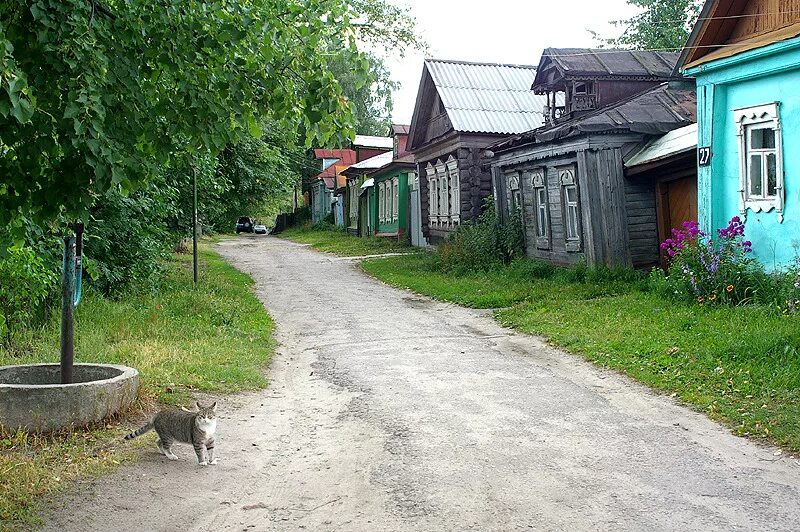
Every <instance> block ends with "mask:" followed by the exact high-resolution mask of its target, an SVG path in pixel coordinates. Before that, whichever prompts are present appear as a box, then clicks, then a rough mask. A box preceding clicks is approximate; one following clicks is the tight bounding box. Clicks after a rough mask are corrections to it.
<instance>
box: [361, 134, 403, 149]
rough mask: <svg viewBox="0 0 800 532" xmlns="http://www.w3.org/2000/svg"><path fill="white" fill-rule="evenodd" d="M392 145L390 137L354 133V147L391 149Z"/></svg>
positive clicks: (392, 141)
mask: <svg viewBox="0 0 800 532" xmlns="http://www.w3.org/2000/svg"><path fill="white" fill-rule="evenodd" d="M393 146H394V140H392V137H371V136H369V135H356V139H355V140H354V141H353V147H354V148H386V149H388V150H391V149H392V147H393Z"/></svg>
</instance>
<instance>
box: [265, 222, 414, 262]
mask: <svg viewBox="0 0 800 532" xmlns="http://www.w3.org/2000/svg"><path fill="white" fill-rule="evenodd" d="M279 236H280V237H281V238H285V239H287V240H292V241H294V242H299V243H301V244H309V245H311V247H313V248H314V249H316V250H317V251H324V252H326V253H333V254H334V255H340V256H343V257H363V256H367V255H380V254H384V253H412V252H414V251H415V250H416V248H412V247H411V246H409V245H408V244H405V243H402V242H398V241H397V240H394V239H390V238H359V237H356V236H352V235H348V234H347V233H344V232H342V231H336V230H330V231H315V230H311V229H309V228H295V229H287V230H286V231H284V232H282V233H281V234H280V235H279Z"/></svg>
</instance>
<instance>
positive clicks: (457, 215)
mask: <svg viewBox="0 0 800 532" xmlns="http://www.w3.org/2000/svg"><path fill="white" fill-rule="evenodd" d="M445 166H446V167H447V181H448V188H449V190H448V192H449V193H448V199H449V201H450V208H449V210H448V213H449V214H450V221H451V222H452V223H453V224H454V225H458V224H459V223H460V222H461V179H460V175H459V172H458V161H457V160H456V159H455V158H454V157H453V156H452V155H451V156H450V158H448V159H447V163H445Z"/></svg>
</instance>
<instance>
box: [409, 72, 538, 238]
mask: <svg viewBox="0 0 800 532" xmlns="http://www.w3.org/2000/svg"><path fill="white" fill-rule="evenodd" d="M535 75H536V69H535V67H533V66H518V65H499V64H490V63H468V62H464V61H444V60H438V59H428V60H426V61H425V63H424V66H423V71H422V79H421V81H420V87H419V91H418V93H417V101H416V105H415V108H414V115H413V118H412V121H411V128H410V131H409V138H408V149H409V151H410V152H412V153H413V154H414V161H415V164H416V166H417V175H418V180H419V194H420V212H421V217H422V220H423V223H422V226H423V234H424V237H425V238H426V239H427V240H428V242H430V243H431V244H434V245H436V244H439V243H441V242H442V241H444V240H445V239H446V238H447V236H448V235H449V234H450V233H451V232H452V231H454V230H455V229H456V228H457V227H458V226H459V224H460V223H461V222H463V221H466V220H471V219H473V218H475V217H477V216H478V215H479V214H480V213H481V211H482V208H483V204H484V200H485V199H486V198H487V197H488V196H490V195H491V193H492V180H491V173H490V172H489V170H488V168H487V167H486V166H485V165H484V164H483V161H482V151H483V150H484V149H485V148H486V147H487V146H488V145H489V144H492V143H495V142H497V141H498V140H500V139H503V138H506V137H508V136H510V135H514V134H519V133H522V132H525V131H529V130H531V129H535V128H537V127H539V126H541V125H542V124H543V122H544V113H543V111H544V107H545V104H546V100H545V97H544V96H537V95H535V94H533V93H532V92H531V91H530V86H531V83H532V82H533V80H534V77H535Z"/></svg>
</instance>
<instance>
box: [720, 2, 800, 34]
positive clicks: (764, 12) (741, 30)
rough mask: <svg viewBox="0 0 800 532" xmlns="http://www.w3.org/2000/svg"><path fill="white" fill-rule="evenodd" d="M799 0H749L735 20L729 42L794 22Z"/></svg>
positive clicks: (796, 17)
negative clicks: (739, 16)
mask: <svg viewBox="0 0 800 532" xmlns="http://www.w3.org/2000/svg"><path fill="white" fill-rule="evenodd" d="M798 13H800V0H751V1H750V2H748V3H747V4H746V6H745V8H744V12H743V13H742V15H743V16H742V17H741V18H739V19H738V20H737V22H736V27H735V28H734V30H733V32H732V33H731V37H730V39H729V40H728V42H729V43H736V42H741V41H743V40H745V39H749V38H751V37H755V36H757V35H763V34H765V33H769V32H771V31H775V30H779V29H781V28H785V27H786V26H791V25H792V24H796V23H797V21H798V19H799V18H800V16H798Z"/></svg>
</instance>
